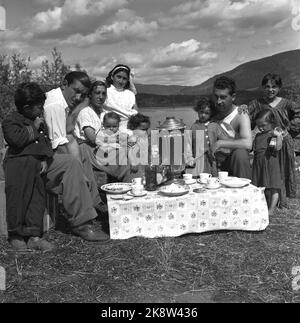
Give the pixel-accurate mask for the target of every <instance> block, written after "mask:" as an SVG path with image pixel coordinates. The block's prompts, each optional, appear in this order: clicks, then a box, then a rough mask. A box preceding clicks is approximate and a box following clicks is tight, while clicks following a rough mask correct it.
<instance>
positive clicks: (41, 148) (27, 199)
mask: <svg viewBox="0 0 300 323" xmlns="http://www.w3.org/2000/svg"><path fill="white" fill-rule="evenodd" d="M14 98H15V105H16V107H17V111H15V112H13V113H12V114H11V115H10V116H8V117H7V118H6V119H5V120H4V121H3V123H2V127H3V133H4V138H5V140H6V142H7V143H8V150H7V154H6V157H5V167H4V170H5V193H6V205H7V224H8V234H9V237H8V239H9V242H10V244H11V246H12V247H13V248H14V249H16V250H24V249H27V248H29V249H36V250H42V251H47V250H52V249H53V248H54V246H53V245H52V244H51V243H50V242H48V241H46V240H44V239H41V237H42V234H43V216H44V212H45V208H46V205H45V201H46V198H45V194H46V193H45V183H44V181H43V179H42V174H43V173H45V172H46V170H47V161H48V160H49V159H50V158H51V157H52V155H53V151H52V148H51V143H50V140H49V139H48V135H47V128H46V126H45V125H44V120H43V118H42V117H41V116H42V114H43V105H44V102H45V99H46V96H45V94H44V92H43V91H42V90H41V89H40V87H39V86H38V85H37V84H36V83H24V84H21V85H20V86H19V87H18V89H17V90H16V92H15V97H14Z"/></svg>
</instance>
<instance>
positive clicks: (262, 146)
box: [2, 64, 300, 251]
mask: <svg viewBox="0 0 300 323" xmlns="http://www.w3.org/2000/svg"><path fill="white" fill-rule="evenodd" d="M281 85H282V84H281V80H280V77H279V76H277V75H275V74H268V75H266V76H265V77H264V78H263V81H262V86H263V89H264V96H263V98H262V99H259V100H255V101H253V102H251V103H250V104H249V106H248V108H247V106H239V107H238V106H236V105H235V104H234V101H235V96H236V85H235V82H234V80H232V79H230V78H227V77H219V78H217V79H216V80H215V82H214V86H213V96H212V99H210V98H203V99H201V100H200V101H199V102H198V104H197V106H196V107H195V108H194V109H195V111H196V112H197V113H198V116H199V120H197V121H196V122H195V123H194V124H193V125H192V128H191V130H192V134H193V135H192V140H191V151H190V152H189V153H187V154H186V163H187V165H188V166H190V167H193V174H194V175H195V176H197V175H199V173H200V172H210V173H212V174H214V173H216V172H217V170H218V169H219V170H226V171H228V172H229V174H230V175H232V176H237V177H243V178H251V179H252V181H253V183H254V185H257V186H264V187H266V193H267V194H266V196H267V199H268V205H269V211H270V214H272V212H273V211H274V209H275V207H276V205H277V204H278V203H279V201H280V204H281V205H283V204H284V203H285V202H286V196H289V197H293V196H295V180H294V179H295V174H294V171H295V169H294V161H295V156H294V150H293V140H292V138H291V134H290V133H292V134H295V133H298V132H299V129H300V126H299V122H298V120H297V118H298V113H299V110H300V109H299V107H298V106H297V105H296V104H294V103H292V102H290V101H289V100H286V99H282V98H279V97H278V92H279V89H280V87H281ZM135 93H136V91H135V88H134V84H133V82H132V81H131V71H130V68H129V67H128V66H126V65H121V64H118V65H116V66H115V67H114V68H113V69H112V70H111V71H110V72H109V74H108V76H107V78H106V80H105V81H104V82H102V81H95V82H93V83H92V82H91V81H90V78H89V77H88V75H87V74H86V73H84V72H80V71H74V72H70V73H68V74H67V75H66V76H65V78H64V80H63V83H62V85H61V87H59V88H56V89H53V90H51V91H49V92H47V93H44V92H43V91H42V89H41V88H40V86H39V85H38V84H36V83H34V82H28V83H23V84H21V85H20V86H19V87H18V89H17V90H16V92H15V106H16V111H14V112H13V113H12V114H11V115H10V116H8V117H7V118H6V119H5V120H4V121H3V123H2V128H3V133H4V138H5V140H6V142H7V144H8V150H7V154H6V157H5V163H4V170H5V192H6V199H7V224H8V233H9V242H10V244H11V245H12V247H13V248H15V249H17V250H23V249H27V248H29V249H37V250H44V251H45V250H52V249H53V248H54V246H53V244H52V243H50V242H49V241H47V240H46V239H44V238H43V232H42V228H43V223H42V221H43V215H44V210H45V200H46V199H45V195H46V190H47V191H49V192H52V193H53V194H60V195H61V197H62V203H63V206H64V209H65V216H66V218H67V220H68V222H69V224H70V227H71V230H72V232H73V233H74V234H75V235H78V236H80V237H81V238H83V239H85V240H88V241H102V242H103V241H107V240H108V239H109V236H108V235H107V234H106V233H105V232H104V231H103V230H102V228H101V225H99V224H95V221H94V220H95V219H96V218H97V217H98V215H99V214H102V212H101V211H103V210H105V207H106V203H105V196H103V195H101V194H100V193H101V191H100V190H99V187H100V186H101V185H102V184H104V183H107V182H110V181H124V182H129V181H131V179H132V178H134V177H141V176H143V172H144V167H143V165H145V164H143V165H141V162H140V161H141V158H140V157H141V156H144V155H145V154H144V152H147V148H146V151H145V147H148V144H149V129H150V118H149V117H147V116H145V115H143V114H141V113H138V111H137V110H138V109H137V104H136V99H135ZM255 126H256V128H257V129H258V133H257V135H256V137H255V140H254V144H253V142H252V132H251V129H254V127H255ZM197 130H201V131H202V132H204V134H205V136H204V138H205V140H204V144H203V145H199V144H198V142H197V140H196V139H197V138H196V137H197ZM274 137H275V138H276V144H275V148H274V147H273V148H272V150H271V148H270V141H271V139H273V138H274ZM252 146H253V149H254V161H253V166H252V167H251V165H250V158H249V153H250V151H251V150H252ZM122 158H123V162H122Z"/></svg>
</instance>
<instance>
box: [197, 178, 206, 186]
mask: <svg viewBox="0 0 300 323" xmlns="http://www.w3.org/2000/svg"><path fill="white" fill-rule="evenodd" d="M197 183H199V184H202V185H203V184H204V185H206V184H207V181H206V182H202V181H201V180H200V178H198V179H197Z"/></svg>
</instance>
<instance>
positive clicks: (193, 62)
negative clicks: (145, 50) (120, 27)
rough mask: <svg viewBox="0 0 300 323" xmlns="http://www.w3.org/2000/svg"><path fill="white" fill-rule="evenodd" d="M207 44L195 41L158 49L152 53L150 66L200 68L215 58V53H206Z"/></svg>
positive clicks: (191, 40)
mask: <svg viewBox="0 0 300 323" xmlns="http://www.w3.org/2000/svg"><path fill="white" fill-rule="evenodd" d="M207 47H208V45H207V44H201V43H200V42H199V41H197V40H195V39H190V40H187V41H184V42H181V43H172V44H170V45H168V46H166V47H163V48H158V49H155V50H153V52H152V55H151V56H152V57H153V58H152V65H153V66H154V67H160V68H163V67H171V66H181V67H196V66H200V65H201V66H202V65H205V64H207V63H208V62H211V61H213V60H215V59H216V58H217V56H218V55H217V53H214V52H210V51H207V50H206V48H207Z"/></svg>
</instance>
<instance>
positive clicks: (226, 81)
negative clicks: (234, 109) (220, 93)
mask: <svg viewBox="0 0 300 323" xmlns="http://www.w3.org/2000/svg"><path fill="white" fill-rule="evenodd" d="M214 88H215V89H220V90H225V89H228V90H229V94H230V95H233V94H234V93H236V84H235V81H234V79H232V78H230V77H227V76H220V77H218V78H216V79H215V81H214Z"/></svg>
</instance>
